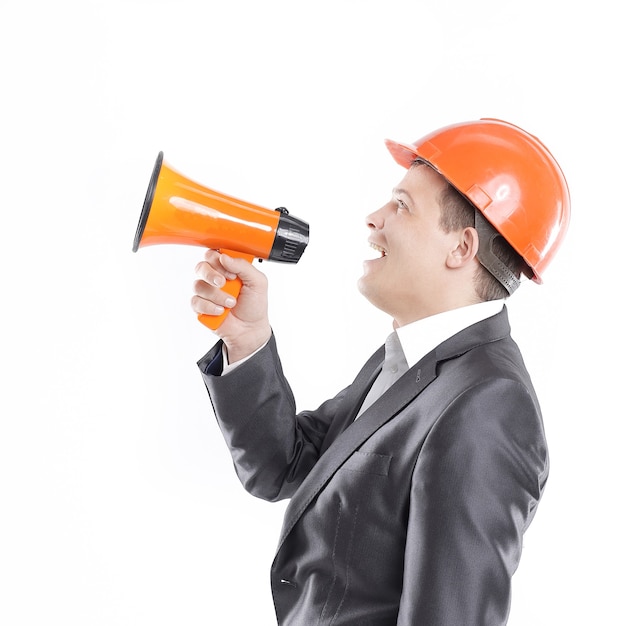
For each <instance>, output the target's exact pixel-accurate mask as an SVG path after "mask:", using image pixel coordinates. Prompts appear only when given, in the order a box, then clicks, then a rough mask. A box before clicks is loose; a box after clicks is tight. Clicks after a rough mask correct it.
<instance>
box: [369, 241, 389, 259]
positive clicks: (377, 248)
mask: <svg viewBox="0 0 626 626" xmlns="http://www.w3.org/2000/svg"><path fill="white" fill-rule="evenodd" d="M370 248H373V249H374V250H376V251H377V252H380V254H381V255H382V256H387V250H385V249H384V248H381V247H380V246H378V245H376V244H375V243H371V242H370Z"/></svg>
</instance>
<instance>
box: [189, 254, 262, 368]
mask: <svg viewBox="0 0 626 626" xmlns="http://www.w3.org/2000/svg"><path fill="white" fill-rule="evenodd" d="M196 274H197V276H198V278H199V280H196V281H195V283H194V294H195V295H194V296H193V297H192V299H191V306H192V308H193V310H194V311H195V312H196V313H197V314H204V315H221V314H222V313H223V312H224V309H230V314H229V315H227V316H226V318H225V319H224V321H223V322H222V324H221V325H220V326H219V328H218V329H217V330H215V331H214V332H215V333H216V334H217V335H218V336H219V337H220V338H221V339H222V340H223V341H224V344H225V345H226V348H227V350H228V361H229V363H236V362H237V361H239V360H240V359H243V358H244V357H246V356H248V355H249V354H252V353H253V352H254V351H255V350H257V349H258V348H260V347H261V346H262V345H263V344H265V343H266V342H267V340H268V339H269V338H270V336H271V334H272V329H271V326H270V323H269V318H268V312H267V278H266V276H265V274H263V273H262V272H260V271H259V270H257V269H256V268H255V267H253V266H252V264H251V263H248V261H246V260H244V259H240V258H234V257H229V256H227V255H226V254H221V253H220V252H218V251H217V250H207V251H206V253H205V255H204V261H201V262H200V263H198V265H197V266H196ZM237 276H239V278H240V279H241V282H242V283H243V285H242V287H241V291H240V293H239V297H238V298H237V299H236V300H235V299H234V298H232V296H230V295H229V294H227V293H225V292H224V291H222V289H221V287H223V286H224V284H225V282H226V281H227V280H233V279H234V278H236V277H237Z"/></svg>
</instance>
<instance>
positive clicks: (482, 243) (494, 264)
mask: <svg viewBox="0 0 626 626" xmlns="http://www.w3.org/2000/svg"><path fill="white" fill-rule="evenodd" d="M474 226H475V228H476V230H477V231H478V253H477V255H476V256H477V257H478V260H479V261H480V264H481V265H482V266H483V267H484V268H485V269H486V270H487V271H488V272H489V273H490V274H492V275H493V276H494V277H495V278H496V279H497V280H498V282H499V283H500V284H501V285H502V286H503V287H504V288H505V289H506V290H507V292H508V293H509V295H511V294H512V293H513V292H514V291H515V290H516V289H517V288H518V287H519V286H520V284H521V281H520V279H519V278H518V277H517V276H516V275H515V274H514V273H513V272H512V271H511V269H510V268H509V267H508V266H507V265H506V264H505V263H503V262H502V260H501V259H500V258H498V256H497V255H496V253H495V252H494V251H493V242H494V240H495V238H496V237H501V236H502V235H500V233H499V232H498V231H497V230H496V229H495V228H494V227H493V226H492V225H491V224H490V223H489V222H488V221H487V220H486V219H485V217H484V216H483V214H482V213H481V212H480V211H478V210H476V211H474Z"/></svg>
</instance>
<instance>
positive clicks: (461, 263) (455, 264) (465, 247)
mask: <svg viewBox="0 0 626 626" xmlns="http://www.w3.org/2000/svg"><path fill="white" fill-rule="evenodd" d="M457 235H458V237H457V238H456V239H455V243H456V246H455V247H454V248H453V249H452V250H450V252H449V253H448V256H447V258H446V266H447V267H448V268H450V269H458V268H461V267H465V266H467V265H469V264H470V263H473V261H474V259H475V258H476V254H477V253H478V231H477V230H476V229H475V228H472V227H471V226H467V227H466V228H463V229H462V230H459V231H457Z"/></svg>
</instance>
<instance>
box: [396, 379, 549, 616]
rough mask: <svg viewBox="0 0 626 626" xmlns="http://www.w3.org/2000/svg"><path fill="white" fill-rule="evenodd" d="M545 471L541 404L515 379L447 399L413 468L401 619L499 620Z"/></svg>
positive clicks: (505, 607) (505, 612)
mask: <svg viewBox="0 0 626 626" xmlns="http://www.w3.org/2000/svg"><path fill="white" fill-rule="evenodd" d="M547 474H548V453H547V448H546V444H545V438H544V433H543V426H542V421H541V416H540V412H539V408H538V406H537V405H536V401H535V400H534V398H533V396H532V395H531V394H529V393H528V392H527V390H526V389H525V388H524V387H523V386H522V385H521V384H520V383H518V382H513V381H508V380H498V381H489V382H485V383H481V384H480V385H478V386H476V387H474V388H472V389H470V390H468V391H466V392H464V394H463V395H461V396H460V397H458V398H457V399H456V400H455V401H454V402H453V403H452V404H451V405H449V407H448V408H447V410H446V411H445V412H444V413H443V414H442V415H441V416H440V417H439V419H438V421H437V423H436V424H435V425H434V427H433V429H432V430H431V432H430V433H429V435H428V437H427V438H426V440H425V442H424V445H423V447H422V450H421V452H420V454H419V456H418V459H417V462H416V465H415V468H414V472H413V476H412V487H411V497H410V505H409V520H408V535H407V544H406V550H405V570H404V581H403V591H402V597H401V605H400V612H399V617H398V624H399V625H402V626H410V625H412V624H428V625H429V626H458V625H459V624H467V625H468V626H470V625H471V626H501V625H503V624H506V621H507V617H508V612H509V606H510V593H511V589H510V587H511V577H512V575H513V573H514V572H515V570H516V568H517V565H518V563H519V559H520V556H521V550H522V535H523V532H524V531H525V530H526V528H527V527H528V525H529V524H530V521H531V519H532V517H533V516H534V512H535V509H536V506H537V503H538V501H539V498H540V496H541V492H542V489H543V487H544V484H545V481H546V479H547Z"/></svg>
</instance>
